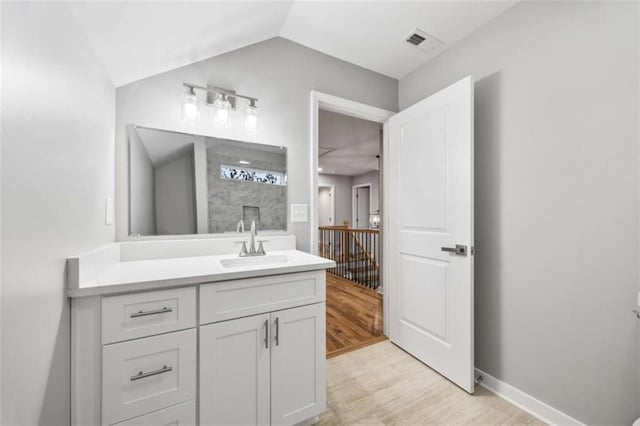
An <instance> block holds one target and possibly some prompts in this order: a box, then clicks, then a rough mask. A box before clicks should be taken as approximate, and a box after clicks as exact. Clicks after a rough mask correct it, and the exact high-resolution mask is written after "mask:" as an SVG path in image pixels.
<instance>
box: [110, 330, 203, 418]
mask: <svg viewBox="0 0 640 426" xmlns="http://www.w3.org/2000/svg"><path fill="white" fill-rule="evenodd" d="M195 396H196V330H195V329H194V330H186V331H178V332H175V333H169V334H163V335H162V336H154V337H147V338H144V339H139V340H133V341H130V342H123V343H114V344H112V345H107V346H103V348H102V424H103V425H111V424H114V423H117V422H120V421H123V420H126V419H132V418H134V417H136V416H140V415H142V414H148V413H150V412H152V411H156V410H160V409H163V408H166V407H169V406H171V405H175V404H179V403H181V402H185V401H189V400H191V399H194V398H195Z"/></svg>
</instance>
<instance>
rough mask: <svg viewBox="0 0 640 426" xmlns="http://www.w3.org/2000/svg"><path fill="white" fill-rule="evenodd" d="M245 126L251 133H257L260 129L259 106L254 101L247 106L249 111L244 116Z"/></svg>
mask: <svg viewBox="0 0 640 426" xmlns="http://www.w3.org/2000/svg"><path fill="white" fill-rule="evenodd" d="M244 128H245V129H246V130H247V131H248V132H249V133H256V132H257V131H258V107H256V106H255V103H254V102H251V105H249V106H248V107H247V112H246V115H245V117H244Z"/></svg>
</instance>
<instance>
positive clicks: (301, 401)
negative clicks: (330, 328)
mask: <svg viewBox="0 0 640 426" xmlns="http://www.w3.org/2000/svg"><path fill="white" fill-rule="evenodd" d="M271 323H272V330H273V333H272V334H273V336H272V348H271V423H272V424H274V425H293V424H295V423H298V422H301V421H303V420H306V419H309V418H312V417H314V416H317V415H319V414H320V413H322V412H323V411H324V410H325V406H326V384H325V383H326V377H325V365H326V349H325V328H326V325H325V304H324V303H317V304H315V305H308V306H303V307H300V308H293V309H287V310H284V311H278V312H272V313H271Z"/></svg>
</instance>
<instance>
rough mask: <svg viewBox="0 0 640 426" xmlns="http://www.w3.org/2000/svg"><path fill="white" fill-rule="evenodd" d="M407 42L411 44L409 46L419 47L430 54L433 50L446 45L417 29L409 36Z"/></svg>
mask: <svg viewBox="0 0 640 426" xmlns="http://www.w3.org/2000/svg"><path fill="white" fill-rule="evenodd" d="M405 41H406V42H407V43H409V45H411V46H414V47H417V48H418V49H420V50H422V51H424V52H429V51H430V50H433V49H435V48H437V47H440V46H442V45H443V44H444V43H443V42H441V41H440V40H438V39H437V38H435V37H433V36H432V35H429V34H427V33H425V32H424V31H422V30H419V29H417V28H416V29H415V30H413V31H411V33H409V35H408V36H407V37H406V38H405Z"/></svg>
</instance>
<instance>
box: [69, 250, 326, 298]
mask: <svg viewBox="0 0 640 426" xmlns="http://www.w3.org/2000/svg"><path fill="white" fill-rule="evenodd" d="M275 255H285V256H286V257H287V261H286V262H284V263H274V264H269V265H253V266H252V265H242V266H239V267H225V266H223V265H222V263H220V261H221V260H222V259H237V258H238V255H237V254H233V255H230V254H225V255H215V256H194V257H180V258H168V259H151V260H136V261H127V262H117V263H114V264H113V265H112V266H110V267H108V268H107V269H106V270H104V271H101V272H100V273H99V274H98V275H97V276H96V277H95V278H94V279H92V280H89V281H85V282H80V283H79V284H78V286H77V287H76V288H69V289H67V296H69V297H86V296H95V295H104V294H114V293H122V292H130V291H140V290H152V289H158V288H163V287H176V286H185V285H193V284H202V283H209V282H216V281H227V280H235V279H240V278H250V277H261V276H267V275H278V274H289V273H294V272H305V271H314V270H320V269H327V268H332V267H335V263H334V262H333V261H332V260H329V259H325V258H322V257H318V256H314V255H311V254H308V253H305V252H302V251H298V250H281V251H273V252H269V253H267V256H275Z"/></svg>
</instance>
